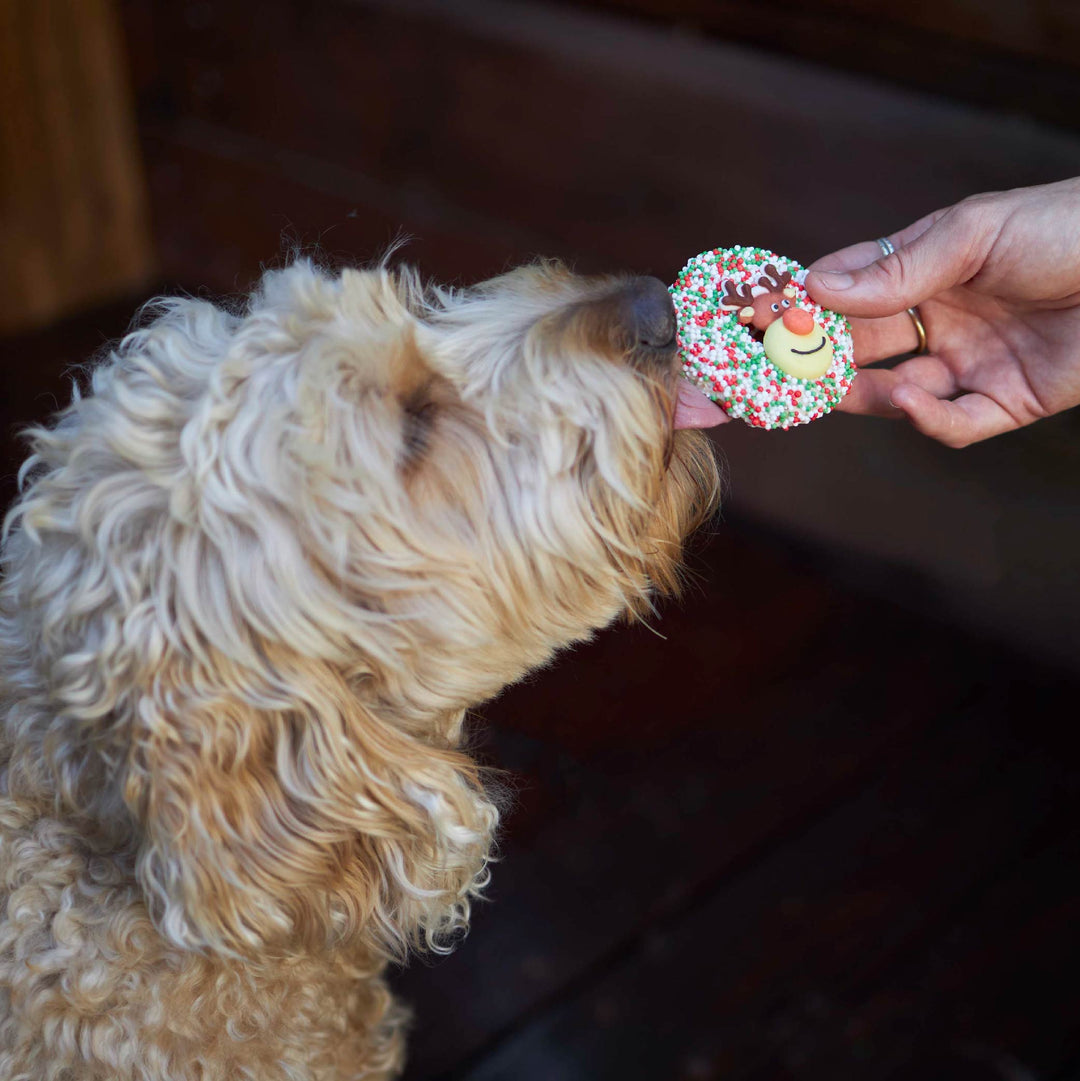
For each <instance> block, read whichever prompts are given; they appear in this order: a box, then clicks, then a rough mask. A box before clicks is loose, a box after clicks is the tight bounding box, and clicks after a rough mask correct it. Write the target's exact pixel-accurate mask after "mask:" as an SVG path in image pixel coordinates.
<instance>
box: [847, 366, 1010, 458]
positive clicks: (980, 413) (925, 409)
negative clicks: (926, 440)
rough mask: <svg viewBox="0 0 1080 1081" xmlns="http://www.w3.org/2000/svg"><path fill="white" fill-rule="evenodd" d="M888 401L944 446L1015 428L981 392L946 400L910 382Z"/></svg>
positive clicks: (995, 403)
mask: <svg viewBox="0 0 1080 1081" xmlns="http://www.w3.org/2000/svg"><path fill="white" fill-rule="evenodd" d="M856 382H858V380H856ZM892 401H893V404H894V405H895V406H896V407H897V408H898V409H901V410H902V411H903V412H904V413H905V414H906V416H907V418H908V420H910V421H911V423H912V424H913V425H914V426H915V427H916V428H917V429H918V430H919V431H920V432H922V433H923V435H928V436H930V438H931V439H936V440H937V441H938V442H939V443H944V444H945V446H947V447H955V448H960V447H966V446H969V445H970V444H972V443H978V442H979V441H980V440H983V439H989V438H991V437H992V436H995V435H1001V434H1002V432H1010V431H1012V430H1013V429H1014V428H1016V427H1018V425H1017V422H1016V420H1015V419H1014V418H1013V417H1012V416H1010V414H1009V413H1008V412H1007V411H1006V410H1005V409H1003V408H1002V407H1001V406H1000V405H998V403H997V402H995V401H994V400H993V398H988V397H987V396H986V395H985V394H964V395H963V396H961V397H959V398H957V399H955V400H954V401H951V402H947V401H942V400H941V399H939V398H936V397H935V396H934V395H933V394H930V393H928V392H927V391H926V390H924V389H923V388H922V387H919V386H916V385H915V384H914V383H901V384H900V385H898V386H897V387H895V388H894V389H893V392H892Z"/></svg>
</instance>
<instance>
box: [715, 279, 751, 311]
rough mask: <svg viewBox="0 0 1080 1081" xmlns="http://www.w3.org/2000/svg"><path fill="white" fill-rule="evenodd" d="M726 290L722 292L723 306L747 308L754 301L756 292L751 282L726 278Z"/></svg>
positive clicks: (724, 284)
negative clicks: (754, 292)
mask: <svg viewBox="0 0 1080 1081" xmlns="http://www.w3.org/2000/svg"><path fill="white" fill-rule="evenodd" d="M723 286H724V290H723V292H722V293H721V294H720V307H721V308H745V307H748V306H749V305H752V304H753V303H754V294H753V291H752V288H751V285H750V283H749V282H737V281H734V280H733V279H731V278H725V279H724V282H723Z"/></svg>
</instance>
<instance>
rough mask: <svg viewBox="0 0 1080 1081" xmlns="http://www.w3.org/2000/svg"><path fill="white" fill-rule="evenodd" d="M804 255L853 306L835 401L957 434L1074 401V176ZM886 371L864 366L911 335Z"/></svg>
mask: <svg viewBox="0 0 1080 1081" xmlns="http://www.w3.org/2000/svg"><path fill="white" fill-rule="evenodd" d="M889 240H890V241H891V242H892V244H893V245H894V247H895V248H896V251H895V252H894V253H893V254H891V255H887V256H882V253H881V248H880V247H879V246H878V243H877V241H876V240H869V241H863V242H861V243H859V244H853V245H851V246H850V247H847V248H842V249H841V250H840V251H837V252H834V253H832V254H831V255H826V256H824V257H823V258H821V259H819V260H817V262H815V263H813V264H812V265H811V267H810V268H809V273H808V275H807V279H806V288H807V291H808V292H809V293H810V295H811V296H812V297H813V299H814V300H815V301H816V302H817V303H819V304H821V305H823V306H824V307H826V308H831V309H833V310H834V311H838V312H842V313H843V314H844V315H848V316H851V317H852V318H851V324H852V337H853V339H854V343H855V359H856V361H857V362H858V364H859V365H860V369H861V370H860V372H859V376H858V378H857V379H856V380H855V382H854V383H853V384H852V388H851V391H850V393H849V394H848V395H847V397H846V398H845V399H844V400H843V401H842V402H841V403H840V406H839V408H840V409H845V410H847V411H848V412H851V413H864V414H869V415H874V416H886V417H900V416H906V417H907V418H908V419H909V420H910V421H911V423H912V424H913V425H914V426H915V427H916V428H917V429H918V430H919V431H920V432H923V433H924V434H925V435H928V436H931V437H932V438H934V439H937V440H940V441H941V442H942V443H944V444H946V446H950V447H965V446H967V445H968V444H970V443H975V442H978V441H979V440H981V439H989V438H990V437H991V436H994V435H999V434H1001V433H1002V432H1007V431H1011V430H1012V429H1014V428H1020V427H1022V426H1023V425H1025V424H1031V423H1032V422H1033V421H1036V420H1039V419H1040V418H1042V417H1047V416H1050V415H1052V414H1054V413H1060V412H1061V411H1062V410H1063V409H1068V408H1070V407H1071V406H1074V405H1078V404H1080V178H1076V179H1073V180H1064V181H1061V182H1060V183H1057V184H1046V185H1043V186H1041V187H1034V188H1017V189H1016V190H1014V191H1007V192H995V193H990V194H986V195H975V196H972V197H971V198H968V199H965V200H963V201H962V202H960V203H957V204H956V205H955V206H951V207H948V208H946V209H944V210H937V211H935V212H934V213H933V214H929V215H927V216H926V217H925V218H921V219H920V220H919V221H917V222H915V224H914V225H909V226H908V227H907V228H906V229H902V230H901V231H900V232H898V233H895V234H892V235H891V236H890V237H889ZM916 304H917V305H918V306H919V312H920V315H921V316H922V321H923V324H924V326H925V327H926V336H927V343H928V348H929V352H927V353H926V354H924V355H920V356H915V357H912V358H910V359H909V360H905V361H902V362H901V363H900V364H898V365H897V366H896V367H895V368H893V369H892V370H891V371H886V370H882V369H876V368H863V366H864V365H867V364H873V363H874V362H875V361H879V360H883V359H885V358H886V357H893V356H897V355H899V354H901V353H904V352H910V351H912V350H914V349H915V348H916V345H917V334H916V331H915V327H914V324H913V323H912V320H911V317H910V316H909V315H908V314H907V309H908V308H910V307H913V306H915V305H916Z"/></svg>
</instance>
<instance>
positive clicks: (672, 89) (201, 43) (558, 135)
mask: <svg viewBox="0 0 1080 1081" xmlns="http://www.w3.org/2000/svg"><path fill="white" fill-rule="evenodd" d="M153 29H154V47H155V48H156V50H157V53H158V54H159V55H160V56H161V65H160V75H159V77H158V82H157V84H155V86H154V87H153V88H149V89H148V90H147V92H146V100H145V108H144V117H145V120H146V122H147V124H149V125H151V126H152V127H154V128H155V130H157V131H158V132H160V133H161V134H162V135H163V136H165V137H167V138H168V137H174V136H175V137H176V138H179V139H181V140H182V141H183V140H189V137H190V133H191V132H193V131H195V132H198V133H201V136H200V137H203V138H204V139H205V140H206V141H207V142H209V141H210V140H211V138H216V141H217V143H218V145H219V146H221V147H224V146H226V145H227V144H228V142H229V139H230V138H231V137H232V136H233V135H235V136H236V137H237V141H238V143H241V144H243V145H245V146H247V147H248V148H249V150H250V151H251V156H250V157H249V159H248V160H249V163H250V164H251V165H252V166H254V165H255V164H256V158H257V159H258V164H259V166H260V168H261V169H262V171H263V172H264V173H265V174H266V176H267V177H269V178H270V179H269V180H268V181H267V182H268V183H271V184H272V183H273V182H274V178H276V177H279V176H280V174H281V172H282V170H283V168H285V166H283V165H282V162H281V160H279V159H277V158H276V157H275V155H276V154H277V153H278V152H287V153H288V154H290V155H296V156H297V157H295V158H292V159H291V160H292V161H293V163H294V164H298V163H299V162H300V160H301V159H303V160H306V161H308V162H309V163H310V165H311V167H312V169H313V171H314V172H316V173H317V172H318V171H319V170H320V169H321V168H322V167H323V166H327V167H333V168H341V169H345V170H348V171H349V173H350V175H352V176H354V177H356V178H357V200H358V205H359V206H360V213H364V210H365V202H366V200H365V197H364V191H365V189H366V184H363V183H360V180H361V178H365V180H366V181H370V182H371V183H372V184H373V185H374V186H375V188H376V189H377V190H378V191H387V190H389V191H391V192H394V193H397V198H398V200H399V201H400V203H402V204H405V203H407V204H413V203H415V204H419V205H432V204H437V206H438V208H439V213H440V215H443V216H444V217H446V218H447V219H448V220H449V219H451V218H453V217H454V216H455V215H460V217H461V220H462V221H464V222H468V223H470V224H467V225H466V226H465V229H466V231H468V232H472V231H474V230H473V224H472V223H477V222H489V223H490V222H501V223H503V228H506V229H508V230H510V232H511V239H510V242H509V243H506V244H505V245H504V248H505V251H506V254H507V255H514V256H516V255H517V252H518V250H519V248H520V245H519V244H517V243H515V241H514V238H513V237H514V233H521V234H525V235H526V236H528V237H530V238H535V239H536V241H537V243H538V244H542V245H543V246H544V248H545V249H546V252H547V253H548V254H565V255H568V256H571V257H573V258H575V259H576V258H584V259H586V260H588V261H589V262H590V264H592V265H601V266H604V267H606V268H621V267H626V266H630V267H634V268H636V269H642V270H646V269H651V270H653V271H655V272H657V273H659V274H660V275H661V276H670V275H671V274H672V273H673V272H674V271H675V270H676V269H677V268H678V266H679V265H681V263H682V261H683V260H684V259H685V258H686V256H687V254H688V253H689V252H693V251H697V250H700V249H701V248H702V247H704V246H706V245H708V244H712V243H723V242H732V243H733V242H736V241H738V240H744V241H748V240H749V239H753V240H754V242H756V243H761V244H767V245H771V246H773V247H775V248H777V249H779V250H784V251H788V252H791V253H793V254H802V255H804V256H807V257H809V256H812V255H813V254H815V253H817V252H819V251H821V250H824V249H825V248H828V247H830V246H832V245H833V244H834V243H836V242H837V241H839V240H841V239H847V238H848V237H850V236H853V235H854V236H858V235H876V234H877V233H880V232H883V231H886V230H887V229H889V228H892V227H893V226H899V225H900V224H902V223H904V222H906V221H907V220H909V219H913V218H914V217H916V216H918V215H920V214H922V213H925V212H926V210H927V209H928V208H932V207H933V206H935V205H940V204H942V203H948V202H951V201H954V200H956V199H957V198H960V197H962V196H963V195H965V194H968V193H970V192H971V191H975V190H980V189H982V190H985V189H987V188H1005V187H1012V186H1016V185H1019V184H1029V183H1036V182H1039V181H1043V180H1048V179H1056V178H1059V177H1061V176H1064V175H1070V174H1071V173H1075V172H1080V142H1077V141H1076V140H1075V139H1069V138H1066V137H1061V136H1056V135H1054V134H1053V133H1051V132H1049V131H1046V130H1043V129H1040V128H1038V127H1037V126H1035V125H1032V124H1026V123H1024V122H1023V121H1021V120H1019V119H1017V118H1016V117H1015V116H1009V117H1003V116H998V115H986V114H980V113H977V112H975V111H972V110H970V109H966V108H963V107H960V106H956V105H952V104H949V103H946V102H944V101H941V100H940V99H932V98H927V97H921V96H918V95H912V94H910V93H903V92H900V91H896V90H891V89H889V88H887V87H885V86H883V85H880V84H877V83H873V82H869V81H867V80H860V79H856V78H852V77H849V76H845V75H841V74H838V73H833V72H828V71H825V70H824V69H817V68H813V67H811V66H808V65H804V64H799V63H795V62H792V61H785V60H782V59H779V58H775V57H766V56H763V55H757V54H754V53H752V52H750V51H748V50H744V49H739V48H736V47H733V46H730V45H726V44H724V43H720V42H706V41H700V40H693V39H689V38H685V39H680V38H674V37H672V36H671V35H669V34H664V33H659V32H657V31H655V30H650V29H648V28H643V27H635V26H633V25H630V24H628V23H627V22H626V21H625V20H619V19H614V18H607V17H598V16H595V15H586V14H582V13H580V12H577V11H574V10H572V9H566V8H550V7H544V6H541V5H527V4H513V5H506V4H498V3H489V2H486V0H467V2H462V3H459V4H454V5H445V4H437V3H421V2H418V0H401V2H395V3H393V4H389V3H377V2H367V3H362V4H361V3H349V4H344V3H322V4H318V5H308V6H304V7H302V8H301V7H299V6H297V5H294V4H291V3H288V2H286V0H268V2H267V3H266V4H264V5H263V6H262V8H261V10H260V18H259V19H258V20H251V19H250V13H249V10H248V8H247V6H246V5H245V4H243V3H242V2H241V0H221V2H220V3H217V4H215V5H214V7H213V19H212V21H209V22H199V23H197V24H194V25H193V24H192V23H191V22H190V20H185V18H184V15H183V10H182V9H181V8H179V7H177V6H176V5H172V4H167V3H165V2H163V0H156V2H155V6H154V23H153ZM285 42H287V43H288V48H284V47H283V44H284V43H285ZM267 87H272V88H273V92H272V93H267V92H266V88H267ZM763 87H767V88H768V93H763V92H762V88H763ZM163 101H167V103H168V104H167V106H164V105H162V104H161V102H163ZM155 102H156V103H157V105H155ZM679 118H687V119H685V120H680V119H679ZM780 130H782V131H783V138H779V137H778V136H774V135H773V134H771V133H774V132H778V131H780ZM185 132H187V133H188V134H184V133H185ZM211 133H216V136H213V135H212V134H211ZM245 140H247V142H245ZM260 146H261V147H263V150H261V151H259V150H258V149H257V148H258V147H260ZM793 162H794V163H798V165H797V166H796V167H793V166H792V163H793ZM928 163H933V167H932V168H931V167H929V165H928ZM301 172H302V170H301ZM300 178H301V174H300V173H295V174H293V179H296V180H299V179H300ZM867 178H872V182H867ZM208 179H210V180H211V182H212V177H210V178H208ZM312 186H313V187H318V182H317V181H315V182H313V185H312ZM374 211H375V214H376V216H378V214H379V213H383V212H385V208H383V207H380V206H375V207H374ZM396 212H397V213H399V214H400V213H401V211H400V210H397V211H396ZM220 216H221V217H222V218H223V217H224V214H222V215H220ZM187 226H188V221H187V215H184V216H183V217H182V218H178V219H177V220H176V221H175V223H174V224H173V225H172V226H171V229H172V230H175V231H177V232H180V231H182V230H184V229H186V228H187ZM221 226H222V228H223V229H225V230H226V239H227V238H228V235H227V230H228V222H227V221H222V222H221ZM246 254H247V255H248V257H249V258H250V256H251V254H252V253H246ZM259 256H260V257H265V252H260V253H259Z"/></svg>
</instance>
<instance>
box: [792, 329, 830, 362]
mask: <svg viewBox="0 0 1080 1081" xmlns="http://www.w3.org/2000/svg"><path fill="white" fill-rule="evenodd" d="M825 342H826V338H825V335H824V334H822V335H821V341H820V342H818V343H817V345H815V346H814V348H813V349H792V350H791V352H793V353H798V355H799V356H800V357H809V356H812V355H813V354H814V353H820V352H821V350H822V349H824V348H825Z"/></svg>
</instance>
